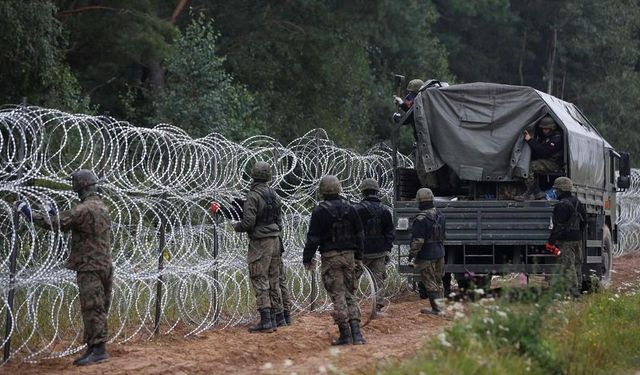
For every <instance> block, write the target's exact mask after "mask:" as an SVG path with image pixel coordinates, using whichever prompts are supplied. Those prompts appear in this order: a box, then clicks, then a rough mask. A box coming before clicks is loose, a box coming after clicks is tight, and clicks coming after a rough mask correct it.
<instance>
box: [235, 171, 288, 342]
mask: <svg viewBox="0 0 640 375" xmlns="http://www.w3.org/2000/svg"><path fill="white" fill-rule="evenodd" d="M251 178H252V179H253V183H252V184H251V188H250V190H249V193H248V194H247V198H246V201H245V202H244V207H243V216H242V220H241V221H239V222H237V223H234V224H233V227H234V230H235V231H236V232H247V235H248V236H249V251H248V253H247V264H248V265H249V278H250V279H251V286H252V287H253V289H254V291H255V294H256V306H257V308H258V311H259V313H260V322H259V323H258V324H256V325H254V326H251V327H249V332H273V331H274V330H276V327H277V326H278V321H280V323H281V324H280V325H284V324H283V322H284V314H283V309H282V299H281V294H280V286H279V277H280V272H279V268H280V262H281V253H280V250H281V247H280V234H281V230H282V217H281V216H282V215H281V209H282V203H281V202H280V197H279V196H278V194H276V192H275V190H273V189H272V188H271V187H269V185H267V182H269V181H270V180H271V166H270V165H269V164H268V163H265V162H263V161H258V162H256V163H255V164H254V165H253V168H252V170H251Z"/></svg>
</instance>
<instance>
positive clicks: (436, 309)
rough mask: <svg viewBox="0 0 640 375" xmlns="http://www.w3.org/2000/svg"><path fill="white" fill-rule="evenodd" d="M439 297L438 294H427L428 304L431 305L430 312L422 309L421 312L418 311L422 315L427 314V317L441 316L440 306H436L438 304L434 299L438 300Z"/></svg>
mask: <svg viewBox="0 0 640 375" xmlns="http://www.w3.org/2000/svg"><path fill="white" fill-rule="evenodd" d="M439 296H440V294H439V293H433V292H429V304H430V305H431V310H429V309H422V310H420V312H421V313H422V314H427V315H440V314H442V310H441V309H440V306H438V302H436V298H438V297H439Z"/></svg>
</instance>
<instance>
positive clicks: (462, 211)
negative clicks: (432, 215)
mask: <svg viewBox="0 0 640 375" xmlns="http://www.w3.org/2000/svg"><path fill="white" fill-rule="evenodd" d="M546 115H549V116H551V117H552V118H553V119H554V121H555V123H556V124H557V127H558V129H559V131H560V132H562V136H563V137H562V139H563V142H564V145H563V146H564V147H563V165H562V166H561V168H560V169H558V170H555V171H552V172H549V173H545V174H540V175H537V176H535V177H536V179H537V182H538V184H539V186H540V187H541V188H542V190H544V191H547V192H548V194H547V199H542V200H529V201H517V200H515V199H514V197H516V196H517V195H518V194H520V193H522V192H524V189H525V185H524V180H525V179H526V178H527V173H528V167H529V163H530V162H531V150H530V148H529V146H528V144H527V143H526V142H525V141H524V138H523V133H524V130H525V129H528V130H529V132H530V133H531V132H533V131H535V126H536V124H537V123H538V121H539V120H540V119H541V118H542V117H544V116H546ZM405 126H408V127H410V128H411V129H412V132H413V135H414V139H415V150H414V154H413V158H412V161H413V164H411V163H410V162H407V161H405V160H404V159H403V161H402V163H400V162H399V161H398V158H394V182H395V184H394V196H393V207H394V220H395V225H396V245H397V246H396V248H397V251H398V256H399V271H400V273H401V274H408V275H411V274H413V269H412V268H411V267H410V265H409V262H408V254H409V243H410V241H411V225H412V222H413V218H414V217H415V215H416V214H417V213H418V208H417V204H416V202H415V195H416V191H417V190H418V189H419V188H421V187H428V188H430V189H431V190H433V192H434V194H435V195H436V199H435V202H434V203H435V206H436V207H437V208H438V209H440V210H441V211H442V212H443V213H444V215H445V217H446V220H447V227H446V240H445V249H446V258H445V260H446V272H447V273H452V274H453V275H455V277H456V279H457V280H458V283H459V284H461V285H463V284H465V283H467V282H469V280H470V278H469V276H470V275H487V276H490V275H496V274H508V273H525V274H545V275H549V274H553V273H555V272H556V270H557V257H556V256H555V255H553V254H551V253H550V252H548V251H546V250H545V249H544V244H545V243H546V242H547V239H548V238H549V232H550V225H551V215H552V212H553V207H554V205H555V204H556V203H557V200H555V197H554V196H553V194H552V190H551V186H552V185H553V182H554V180H555V178H557V177H559V176H567V177H569V178H571V179H572V181H573V183H574V189H575V191H574V193H575V194H576V196H577V197H578V199H579V200H580V201H581V202H582V203H583V204H584V206H585V208H586V212H587V215H586V218H585V221H586V225H585V228H584V231H583V241H582V243H583V249H582V254H583V256H582V273H583V280H586V281H589V280H592V276H593V277H595V278H597V279H598V280H601V281H602V283H603V284H605V285H606V284H607V283H608V281H609V278H610V276H611V264H612V262H611V259H612V252H613V248H614V246H616V244H617V243H618V235H617V232H618V228H617V226H616V214H617V212H616V207H617V205H616V193H617V192H619V191H621V190H623V189H626V188H628V187H629V181H630V177H629V175H630V167H629V156H628V154H625V153H619V152H617V151H616V150H614V148H613V147H612V146H611V145H610V144H609V143H608V142H607V141H606V140H605V139H604V138H603V137H602V136H601V135H600V133H599V132H598V131H597V129H596V128H595V127H594V126H593V125H592V124H591V123H590V122H589V120H588V119H587V118H586V116H584V114H583V113H582V112H581V111H580V110H579V109H578V108H577V107H576V106H575V105H573V104H571V103H568V102H566V101H563V100H560V99H558V98H556V97H553V96H551V95H548V94H545V93H543V92H540V91H538V90H535V89H533V88H531V87H524V86H512V85H502V84H493V83H470V84H460V85H451V86H449V85H446V84H443V83H441V82H439V81H434V80H432V81H428V82H427V83H426V84H425V85H424V86H423V87H422V88H421V89H420V92H419V93H418V95H417V97H416V98H415V100H414V104H413V106H412V107H411V108H410V109H409V111H408V112H406V113H404V114H403V115H402V116H397V117H396V132H400V131H402V129H403V127H405ZM396 138H397V136H394V139H396ZM394 143H395V142H394ZM394 147H395V146H394ZM396 149H397V148H396ZM394 155H395V153H394ZM486 279H489V280H490V278H485V280H486ZM583 287H585V288H588V287H589V286H588V285H583ZM446 289H447V285H446V283H445V290H446Z"/></svg>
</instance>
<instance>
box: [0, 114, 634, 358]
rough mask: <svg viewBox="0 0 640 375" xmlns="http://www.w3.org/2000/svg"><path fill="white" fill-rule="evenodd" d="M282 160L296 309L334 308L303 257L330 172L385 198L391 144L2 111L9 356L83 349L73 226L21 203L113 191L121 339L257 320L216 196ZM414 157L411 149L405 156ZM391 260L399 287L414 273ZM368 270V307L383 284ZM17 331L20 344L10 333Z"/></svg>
mask: <svg viewBox="0 0 640 375" xmlns="http://www.w3.org/2000/svg"><path fill="white" fill-rule="evenodd" d="M258 160H263V161H267V162H269V163H270V164H271V165H272V166H273V180H272V182H271V184H272V186H274V187H275V188H276V189H277V190H278V192H279V194H280V196H281V197H282V200H283V204H284V205H283V214H284V223H285V224H284V246H285V249H286V252H285V254H284V260H285V265H286V266H287V267H288V284H289V289H290V291H291V292H292V300H293V310H294V311H295V312H301V311H309V310H326V309H328V308H329V307H330V300H329V299H328V298H327V296H326V293H324V289H323V288H322V287H320V286H319V277H317V274H316V273H309V272H306V271H305V270H304V268H303V267H302V265H301V259H302V255H301V254H302V248H303V246H304V241H305V235H306V231H307V225H308V222H309V217H310V214H311V210H312V209H313V206H314V204H315V203H316V202H317V200H318V192H317V191H318V183H319V179H320V177H321V176H323V175H325V174H334V175H336V176H338V178H339V179H340V180H341V181H342V184H343V190H344V194H345V195H346V196H347V197H348V198H350V199H352V200H358V199H359V195H360V194H359V192H358V185H359V183H360V182H361V181H362V179H364V178H367V177H371V178H374V179H376V180H377V181H378V183H379V184H380V187H381V194H382V197H383V200H386V201H387V202H388V203H391V202H390V201H391V199H390V197H391V196H392V192H393V176H392V150H390V149H389V148H388V147H385V146H378V147H374V148H371V149H370V150H368V151H367V152H365V153H363V154H358V153H355V152H353V151H351V150H348V149H344V148H340V147H338V146H337V145H335V144H334V143H333V142H332V141H331V140H329V139H328V137H327V135H326V133H325V132H324V131H323V130H321V129H316V130H313V131H310V132H309V133H307V134H305V135H303V136H301V137H299V138H297V139H295V140H293V141H292V142H290V143H289V144H287V145H282V144H280V143H279V142H277V141H276V140H274V139H273V138H270V137H266V136H256V137H251V138H248V139H246V140H245V141H243V142H241V143H234V142H231V141H229V140H227V139H226V138H225V137H223V136H222V135H220V134H210V135H208V136H206V137H204V138H198V139H193V138H191V137H189V136H188V135H187V134H186V133H185V132H184V131H182V130H181V129H179V128H176V127H174V126H171V125H167V124H160V125H157V126H155V127H153V128H141V127H136V126H133V125H131V124H129V123H127V122H124V121H117V120H115V119H113V118H111V117H106V116H87V115H79V114H69V113H65V112H61V111H57V110H51V109H44V108H39V107H10V108H5V109H2V110H0V317H2V318H5V317H6V321H5V329H6V334H5V335H3V336H2V337H0V346H2V347H3V348H4V349H5V353H4V359H5V360H7V359H8V358H11V357H13V356H20V357H21V358H24V360H26V361H35V360H40V359H43V358H55V357H62V356H66V355H70V354H73V353H76V352H78V351H80V350H82V348H83V346H84V343H83V342H82V324H81V319H80V311H79V304H78V303H76V302H75V300H76V299H77V298H78V291H77V286H76V283H75V273H74V272H72V271H69V270H66V269H65V268H64V261H65V260H66V257H67V255H68V241H69V237H68V235H67V234H64V233H60V232H48V231H44V230H42V229H39V228H37V227H34V226H33V224H32V223H29V222H27V221H26V220H24V219H23V218H19V217H18V216H17V214H16V213H15V212H14V207H13V202H14V201H15V200H17V199H24V200H27V201H28V202H30V204H31V206H32V207H33V208H34V209H38V208H39V207H41V206H44V205H45V204H46V203H53V204H54V205H55V206H56V208H57V209H58V211H62V210H65V209H68V208H70V207H71V205H72V204H73V203H74V201H75V200H76V195H75V193H73V192H72V191H71V189H70V186H69V182H68V180H67V177H68V176H69V175H70V173H71V172H73V171H75V170H77V169H80V168H88V169H92V170H94V171H96V173H97V174H98V175H99V177H101V178H102V179H103V180H104V182H103V183H102V184H101V193H100V194H101V196H102V197H103V198H104V200H105V202H107V204H108V206H109V207H110V210H111V216H112V219H113V237H114V246H113V258H114V265H115V272H114V293H113V301H112V306H111V310H110V315H109V340H110V341H113V342H126V341H129V340H132V339H133V338H136V337H137V338H150V337H152V336H153V335H154V334H155V333H159V334H169V333H174V334H181V335H185V336H191V335H196V334H198V333H200V332H202V331H204V330H208V329H212V328H224V327H228V326H230V325H237V324H241V323H246V322H247V321H248V320H249V319H251V318H252V317H254V316H255V315H254V314H255V302H254V298H253V296H252V292H251V288H250V280H249V278H248V274H247V267H246V259H245V254H246V248H247V240H246V236H244V235H240V234H237V233H235V232H233V230H231V229H230V227H229V226H228V225H226V224H227V222H228V221H229V218H226V217H224V216H223V215H217V216H215V217H214V216H212V215H211V214H210V212H209V210H208V207H209V204H210V202H212V201H217V202H219V203H220V204H221V205H222V206H223V207H225V208H228V207H233V203H234V199H236V198H241V197H242V196H244V194H245V192H246V191H247V190H248V188H249V185H250V181H251V180H250V177H249V174H248V172H249V170H250V167H251V166H252V165H253V164H254V162H255V161H258ZM398 163H399V165H400V166H402V167H412V166H413V164H412V162H411V160H410V159H408V158H407V157H405V156H403V155H398ZM639 192H640V173H639V172H638V171H637V170H634V171H633V177H632V187H631V189H629V190H627V191H626V192H624V193H622V194H621V195H620V199H619V213H620V215H619V223H620V225H621V231H620V236H621V238H622V243H623V244H624V246H622V247H620V248H619V249H618V250H617V255H620V254H622V252H623V249H624V251H638V250H639V249H640V236H639V233H640V230H638V229H640V228H638V225H640V209H639V208H638V207H640V205H639V204H638V203H639V202H638V199H640V194H639ZM226 213H227V214H232V212H229V211H226ZM396 269H397V268H396V267H393V266H389V271H390V272H389V278H388V279H387V281H386V284H387V285H386V288H385V289H386V293H387V297H392V296H394V295H396V294H398V293H400V292H401V291H402V290H403V289H404V288H405V283H403V282H402V281H401V279H400V276H399V275H398V273H397V272H396ZM366 275H367V277H364V278H362V279H361V281H360V286H359V297H360V300H361V303H362V304H363V306H365V305H366V304H367V302H368V301H369V302H370V301H371V299H372V298H373V297H372V294H373V293H372V289H373V288H372V282H371V277H370V275H368V274H366ZM9 343H10V345H9Z"/></svg>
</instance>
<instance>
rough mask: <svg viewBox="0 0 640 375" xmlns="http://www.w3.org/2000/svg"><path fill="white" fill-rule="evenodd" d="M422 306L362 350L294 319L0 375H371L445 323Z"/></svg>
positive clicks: (408, 304) (392, 311)
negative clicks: (86, 362) (336, 343)
mask: <svg viewBox="0 0 640 375" xmlns="http://www.w3.org/2000/svg"><path fill="white" fill-rule="evenodd" d="M614 264H615V268H614V269H615V270H616V272H615V273H614V276H613V283H612V287H613V288H616V287H618V286H620V285H623V283H638V282H640V273H638V272H637V270H640V254H637V255H626V256H624V257H619V258H616V259H615V261H614ZM425 304H426V302H425V301H422V300H419V299H418V297H417V296H407V297H405V298H403V299H401V300H400V301H396V302H394V303H392V304H391V305H390V306H389V308H388V310H387V312H386V316H385V317H382V318H381V319H377V320H374V321H372V322H371V323H370V324H369V325H368V326H367V327H365V328H364V329H363V333H364V335H365V337H366V339H367V344H366V345H361V346H344V347H338V348H337V349H336V348H331V347H330V346H329V341H330V338H331V337H335V336H336V335H337V330H336V328H335V326H334V325H333V324H332V323H331V319H330V317H329V316H328V314H317V315H315V314H312V315H304V316H296V321H295V324H294V325H293V326H291V327H283V328H279V329H278V331H277V332H275V333H271V334H250V333H248V332H247V330H246V328H245V327H235V328H230V329H225V330H217V331H211V332H208V333H206V334H203V335H202V336H200V337H195V338H183V337H179V336H177V335H176V336H166V337H160V338H158V339H155V340H153V341H134V342H129V343H127V344H124V345H119V344H112V345H110V346H109V350H110V353H111V356H112V358H111V359H110V360H109V361H108V362H105V363H102V364H99V365H94V366H89V367H86V368H79V367H75V366H73V365H72V364H71V360H72V358H69V357H67V358H62V359H56V360H45V361H43V362H41V363H39V364H27V363H19V362H16V361H14V362H11V363H9V364H7V365H5V366H3V367H0V373H2V374H109V375H111V374H230V373H233V374H291V373H296V374H315V373H323V372H330V371H331V370H332V368H337V369H339V370H341V371H344V372H346V373H356V374H357V373H360V372H364V371H366V370H371V369H373V368H375V367H376V366H379V365H381V364H384V363H385V362H387V361H393V360H397V359H403V358H408V357H410V356H412V355H413V354H415V353H416V351H417V349H418V348H419V347H420V346H421V345H422V343H423V342H424V341H425V340H430V339H434V338H435V335H436V334H437V333H438V332H440V331H441V330H442V329H443V328H445V327H446V326H448V325H450V324H451V321H450V320H448V319H446V318H442V317H431V316H425V315H422V314H420V313H419V310H420V308H422V307H424V306H425Z"/></svg>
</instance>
